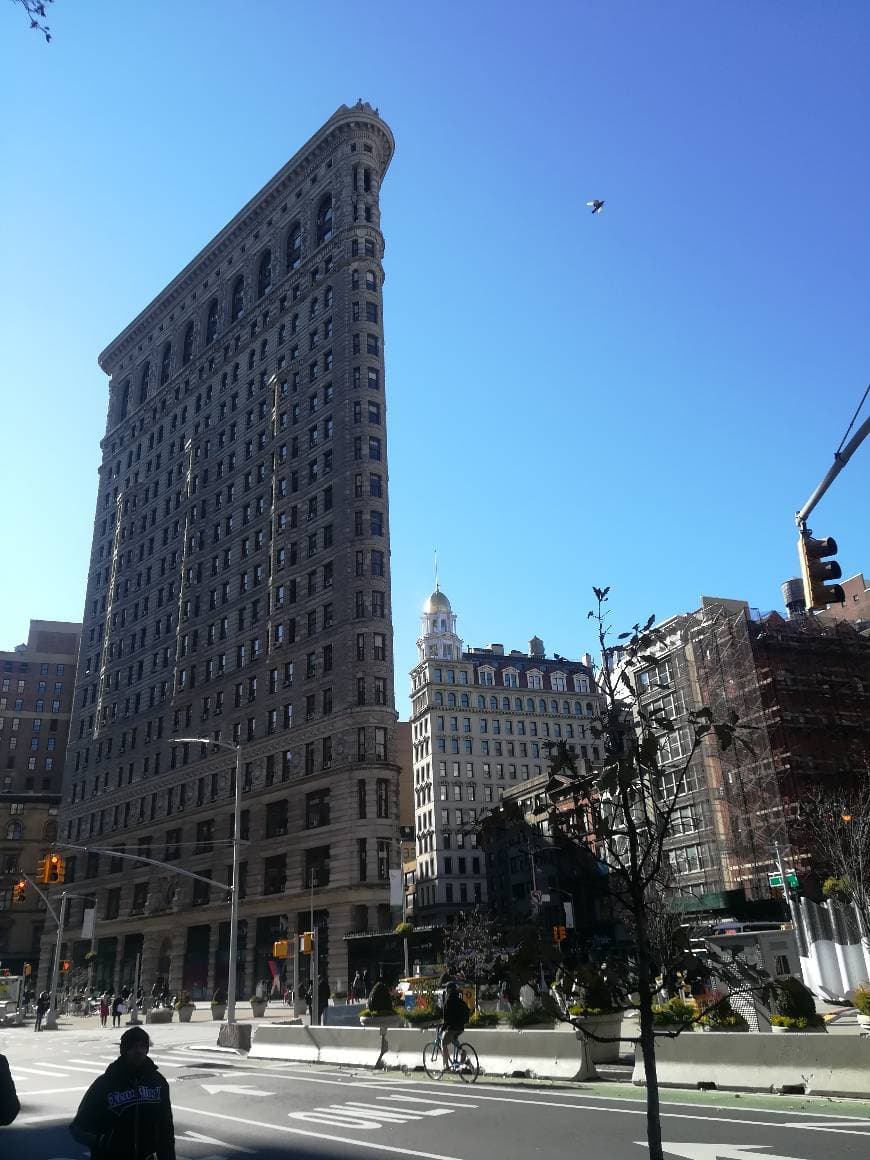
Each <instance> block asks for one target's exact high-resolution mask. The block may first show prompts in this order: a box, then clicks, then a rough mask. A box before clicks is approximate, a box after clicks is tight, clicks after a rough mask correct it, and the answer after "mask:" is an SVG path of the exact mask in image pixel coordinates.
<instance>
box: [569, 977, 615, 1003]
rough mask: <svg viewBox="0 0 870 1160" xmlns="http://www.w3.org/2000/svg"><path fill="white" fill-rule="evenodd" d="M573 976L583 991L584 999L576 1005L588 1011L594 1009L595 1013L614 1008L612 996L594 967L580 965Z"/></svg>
mask: <svg viewBox="0 0 870 1160" xmlns="http://www.w3.org/2000/svg"><path fill="white" fill-rule="evenodd" d="M574 978H575V981H576V982H577V983H579V985H580V986H581V987H582V988H583V990H584V991H585V998H584V1001H583V1002H582V1003H580V1004H578V1006H580V1007H582V1008H584V1009H585V1010H586V1011H587V1012H588V1013H591V1012H592V1011H593V1010H594V1011H595V1013H596V1014H602V1013H603V1012H604V1011H612V1010H613V1009H614V1008H613V996H612V995H611V994H610V988H609V987H608V985H607V983H606V982H605V980H604V976H603V975H602V974H601V972H600V971H596V970H595V968H594V967H580V968H579V970H578V971H577V972H576V974H575V976H574Z"/></svg>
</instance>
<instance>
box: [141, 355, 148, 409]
mask: <svg viewBox="0 0 870 1160" xmlns="http://www.w3.org/2000/svg"><path fill="white" fill-rule="evenodd" d="M150 385H151V363H150V362H147V363H146V364H145V366H144V367H143V368H142V377H141V378H140V379H139V403H140V405H141V404H142V403H144V402H145V400H146V399H147V398H148V388H149V387H150Z"/></svg>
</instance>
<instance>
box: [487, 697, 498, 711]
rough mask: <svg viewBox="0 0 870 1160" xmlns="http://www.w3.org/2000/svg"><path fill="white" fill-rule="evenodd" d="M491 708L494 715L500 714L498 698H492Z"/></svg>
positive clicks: (490, 700) (490, 701)
mask: <svg viewBox="0 0 870 1160" xmlns="http://www.w3.org/2000/svg"><path fill="white" fill-rule="evenodd" d="M489 707H490V709H492V711H493V712H494V713H497V712H498V697H490V699H489Z"/></svg>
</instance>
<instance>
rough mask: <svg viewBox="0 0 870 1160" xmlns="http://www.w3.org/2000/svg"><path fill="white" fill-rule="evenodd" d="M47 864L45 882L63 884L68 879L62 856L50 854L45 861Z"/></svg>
mask: <svg viewBox="0 0 870 1160" xmlns="http://www.w3.org/2000/svg"><path fill="white" fill-rule="evenodd" d="M45 863H46V878H45V881H46V882H49V883H55V882H57V883H59V882H63V880H64V878H65V877H66V865H65V864H64V860H63V858H62V857H61V856H60V854H49V855H48V857H47V858H46V859H45Z"/></svg>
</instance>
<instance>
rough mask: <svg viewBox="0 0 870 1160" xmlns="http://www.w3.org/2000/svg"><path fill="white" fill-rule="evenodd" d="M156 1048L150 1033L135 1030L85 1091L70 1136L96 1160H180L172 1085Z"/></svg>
mask: <svg viewBox="0 0 870 1160" xmlns="http://www.w3.org/2000/svg"><path fill="white" fill-rule="evenodd" d="M150 1047H151V1040H150V1038H149V1037H148V1032H147V1031H145V1030H143V1028H141V1027H130V1028H129V1029H128V1030H127V1031H125V1032H124V1034H123V1035H122V1036H121V1054H120V1056H119V1057H118V1059H116V1060H115V1061H114V1063H110V1064H109V1066H108V1067H107V1068H106V1070H105V1072H104V1073H103V1074H102V1075H101V1076H100V1077H99V1079H96V1080H94V1082H93V1083H92V1084H91V1086H90V1087H89V1088H88V1090H87V1091H86V1092H85V1095H84V1098H83V1099H82V1102H81V1103H80V1104H79V1110H78V1111H77V1112H76V1116H75V1119H74V1120H73V1122H72V1124H71V1125H70V1132H71V1133H72V1137H73V1139H74V1140H76V1141H77V1142H78V1143H79V1144H84V1145H86V1146H87V1147H89V1148H90V1149H91V1160H175V1129H174V1127H173V1124H172V1108H171V1106H170V1103H169V1084H168V1083H167V1082H166V1080H165V1079H164V1077H163V1076H162V1075H161V1074H160V1072H159V1071H158V1070H157V1068H156V1066H155V1064H154V1062H153V1060H151V1059H149V1058H148V1050H149V1048H150Z"/></svg>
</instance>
